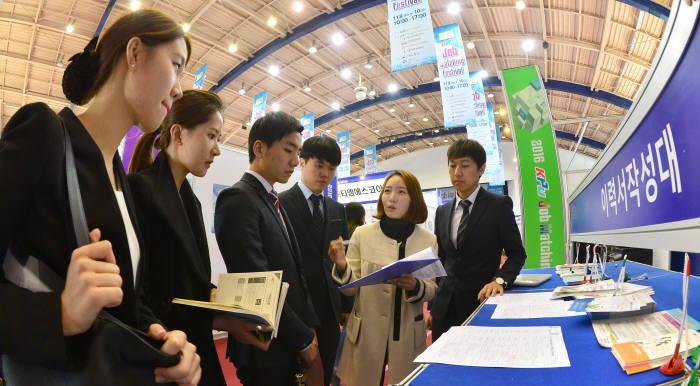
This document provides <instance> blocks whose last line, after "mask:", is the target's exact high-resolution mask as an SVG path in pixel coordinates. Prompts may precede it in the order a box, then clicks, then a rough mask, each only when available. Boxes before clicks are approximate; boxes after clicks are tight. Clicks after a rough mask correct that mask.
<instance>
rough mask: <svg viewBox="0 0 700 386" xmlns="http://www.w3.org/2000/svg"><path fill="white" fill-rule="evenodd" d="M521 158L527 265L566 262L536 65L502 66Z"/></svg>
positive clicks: (550, 136)
mask: <svg viewBox="0 0 700 386" xmlns="http://www.w3.org/2000/svg"><path fill="white" fill-rule="evenodd" d="M502 76H503V86H504V87H505V89H506V95H507V97H508V106H509V113H510V118H511V122H512V126H513V138H514V140H515V144H516V149H517V152H518V162H519V163H520V176H521V178H520V180H521V184H522V201H523V207H522V210H523V211H522V214H523V221H524V225H523V232H524V234H525V249H526V251H527V260H526V261H525V267H526V268H545V267H553V266H555V265H557V264H563V263H564V237H565V235H564V212H563V210H562V209H563V206H562V191H561V182H560V178H559V163H558V160H557V148H556V142H555V139H554V131H553V130H552V125H551V115H550V111H549V105H548V103H547V94H546V92H545V90H544V87H543V85H542V79H541V78H540V74H539V71H538V70H537V67H535V66H525V67H517V68H511V69H508V70H503V72H502Z"/></svg>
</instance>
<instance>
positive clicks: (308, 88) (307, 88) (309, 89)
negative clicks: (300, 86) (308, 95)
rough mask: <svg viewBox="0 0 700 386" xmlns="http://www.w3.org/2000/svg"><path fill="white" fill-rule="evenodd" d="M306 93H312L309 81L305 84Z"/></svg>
mask: <svg viewBox="0 0 700 386" xmlns="http://www.w3.org/2000/svg"><path fill="white" fill-rule="evenodd" d="M304 91H306V92H310V91H311V86H310V85H309V81H308V80H307V81H306V82H304Z"/></svg>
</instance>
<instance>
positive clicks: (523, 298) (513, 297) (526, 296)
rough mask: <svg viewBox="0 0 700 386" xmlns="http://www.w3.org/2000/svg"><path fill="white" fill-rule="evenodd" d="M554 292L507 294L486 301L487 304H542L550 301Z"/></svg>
mask: <svg viewBox="0 0 700 386" xmlns="http://www.w3.org/2000/svg"><path fill="white" fill-rule="evenodd" d="M551 297H552V292H551V291H549V292H527V293H505V294H503V295H501V296H494V297H492V298H489V299H488V300H487V301H486V304H496V305H500V304H525V303H541V302H543V301H545V300H549V299H550V298H551Z"/></svg>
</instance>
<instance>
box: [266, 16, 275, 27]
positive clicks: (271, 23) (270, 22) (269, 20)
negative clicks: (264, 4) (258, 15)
mask: <svg viewBox="0 0 700 386" xmlns="http://www.w3.org/2000/svg"><path fill="white" fill-rule="evenodd" d="M267 25H269V26H270V27H274V26H276V25H277V18H276V17H274V16H270V17H269V18H268V19H267Z"/></svg>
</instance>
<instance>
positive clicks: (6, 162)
mask: <svg viewBox="0 0 700 386" xmlns="http://www.w3.org/2000/svg"><path fill="white" fill-rule="evenodd" d="M189 56H190V43H189V39H188V38H187V36H185V33H184V32H183V30H182V28H181V27H180V25H178V24H177V23H176V22H175V21H173V20H172V19H170V18H169V17H167V16H165V15H164V14H162V13H160V12H158V11H154V10H141V11H136V12H131V13H128V14H126V15H124V16H122V17H121V18H119V19H118V20H117V21H116V22H114V24H113V25H112V26H111V27H110V28H109V29H108V30H107V31H105V33H104V34H103V35H102V37H101V38H100V39H99V41H98V39H97V38H95V39H93V40H92V41H90V43H89V44H88V45H87V47H86V48H85V50H84V51H83V52H82V53H80V54H78V55H75V56H74V57H73V58H71V62H70V64H69V65H68V66H67V68H66V70H65V72H64V75H63V91H64V93H65V95H66V97H67V98H68V100H70V101H71V102H73V103H75V104H77V105H83V104H86V103H88V102H90V105H89V107H88V108H87V110H86V111H85V112H84V113H82V114H80V115H75V114H74V113H73V111H72V110H70V109H67V108H66V109H63V110H62V111H61V112H60V113H59V114H58V115H57V114H56V113H54V112H53V111H52V110H51V109H50V108H49V107H48V106H47V105H46V104H43V103H34V104H30V105H26V106H24V107H22V108H21V109H20V110H18V111H17V113H15V115H14V116H13V117H12V118H11V119H10V121H9V122H8V123H7V125H6V126H5V129H4V130H3V133H2V137H1V138H0V181H2V184H0V202H2V207H1V208H0V218H2V221H0V262H2V273H3V276H4V277H3V278H2V279H0V310H2V312H1V313H0V353H2V354H3V358H2V362H3V371H4V374H5V377H6V380H7V383H8V384H49V383H50V382H57V380H56V379H52V378H56V377H57V376H58V375H56V374H60V372H61V371H62V370H65V371H71V372H72V373H78V374H81V373H83V372H85V371H86V370H87V369H86V368H85V361H86V358H85V356H86V354H87V350H88V348H89V347H90V344H91V342H92V338H93V335H92V332H91V327H92V325H93V323H94V322H95V320H96V317H97V315H98V313H99V312H100V311H101V310H102V309H103V308H105V309H106V310H107V311H108V312H109V313H110V314H112V315H113V316H114V317H116V318H117V319H119V320H120V321H121V322H123V323H125V324H128V325H131V326H135V327H139V328H141V329H142V330H143V331H148V333H149V335H150V336H151V337H152V338H154V339H156V340H162V341H164V343H163V345H162V347H161V348H160V349H161V351H163V352H164V353H167V354H171V355H172V354H180V359H179V363H178V364H177V365H175V366H172V367H168V368H156V369H154V376H153V378H152V379H154V380H155V381H156V382H176V383H179V384H187V385H194V384H197V383H198V381H199V377H200V375H201V369H200V367H199V356H198V355H197V354H196V348H195V346H194V345H193V344H191V343H189V342H187V339H186V336H185V334H184V333H183V332H182V331H167V330H166V329H165V328H164V327H163V326H162V325H161V324H160V323H159V322H158V320H157V319H156V318H155V317H154V316H153V314H152V313H151V312H150V310H149V309H148V308H147V307H145V306H144V305H143V304H142V302H141V300H140V298H139V296H138V295H137V294H139V293H140V290H141V287H142V285H143V275H142V270H143V267H144V266H145V265H147V256H145V255H144V254H143V252H142V251H144V245H143V243H142V240H141V238H140V236H139V226H138V223H137V222H136V218H135V213H134V205H133V200H132V196H131V192H130V189H129V184H128V183H127V180H126V175H125V173H124V170H123V168H122V165H121V160H120V157H119V154H118V153H117V148H118V146H119V143H120V142H121V140H122V138H123V137H124V135H125V134H126V133H127V131H128V130H129V129H130V128H131V127H132V126H135V125H138V126H139V127H140V128H141V129H142V130H143V131H145V132H151V131H153V130H155V129H156V128H158V126H159V125H160V123H161V122H162V121H163V118H164V117H165V116H166V114H167V112H168V110H169V109H170V107H171V106H172V104H173V102H174V101H175V100H176V99H178V98H180V96H181V95H182V91H181V89H180V83H179V79H180V76H181V75H182V72H183V70H184V66H185V64H186V63H187V61H188V59H189ZM64 127H65V130H66V131H67V134H68V138H70V141H71V142H72V147H73V152H74V155H75V168H76V171H77V178H78V182H79V187H80V191H81V194H82V206H83V208H84V213H85V217H86V220H87V226H88V229H89V230H91V232H90V234H89V238H90V243H89V244H87V245H84V246H82V247H80V248H76V247H77V245H78V243H77V240H76V233H74V229H73V223H74V222H75V219H72V218H71V210H70V209H69V198H68V193H67V189H66V186H67V183H66V167H65V166H64V165H65V162H64V160H65V154H67V153H66V151H65V148H64V147H63V145H62V144H63V143H64V131H63V130H64ZM28 256H33V257H34V258H36V259H37V260H38V261H39V262H41V263H43V264H44V265H45V266H46V267H47V268H49V269H50V270H52V271H54V272H55V273H56V274H57V275H58V276H61V278H62V279H63V280H65V286H64V288H63V290H62V291H60V292H58V291H55V292H49V291H46V288H45V287H46V286H45V285H44V287H42V284H45V283H43V282H42V280H41V277H39V280H34V279H36V278H34V277H32V276H31V275H29V274H28V267H27V266H25V265H23V261H26V260H27V259H28ZM142 257H143V258H142ZM50 372H53V373H52V374H54V375H55V376H51V378H48V377H47V376H46V375H45V374H46V373H50ZM66 377H69V375H66ZM68 379H73V380H75V378H68ZM110 381H113V380H105V382H110ZM72 382H74V381H72Z"/></svg>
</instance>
